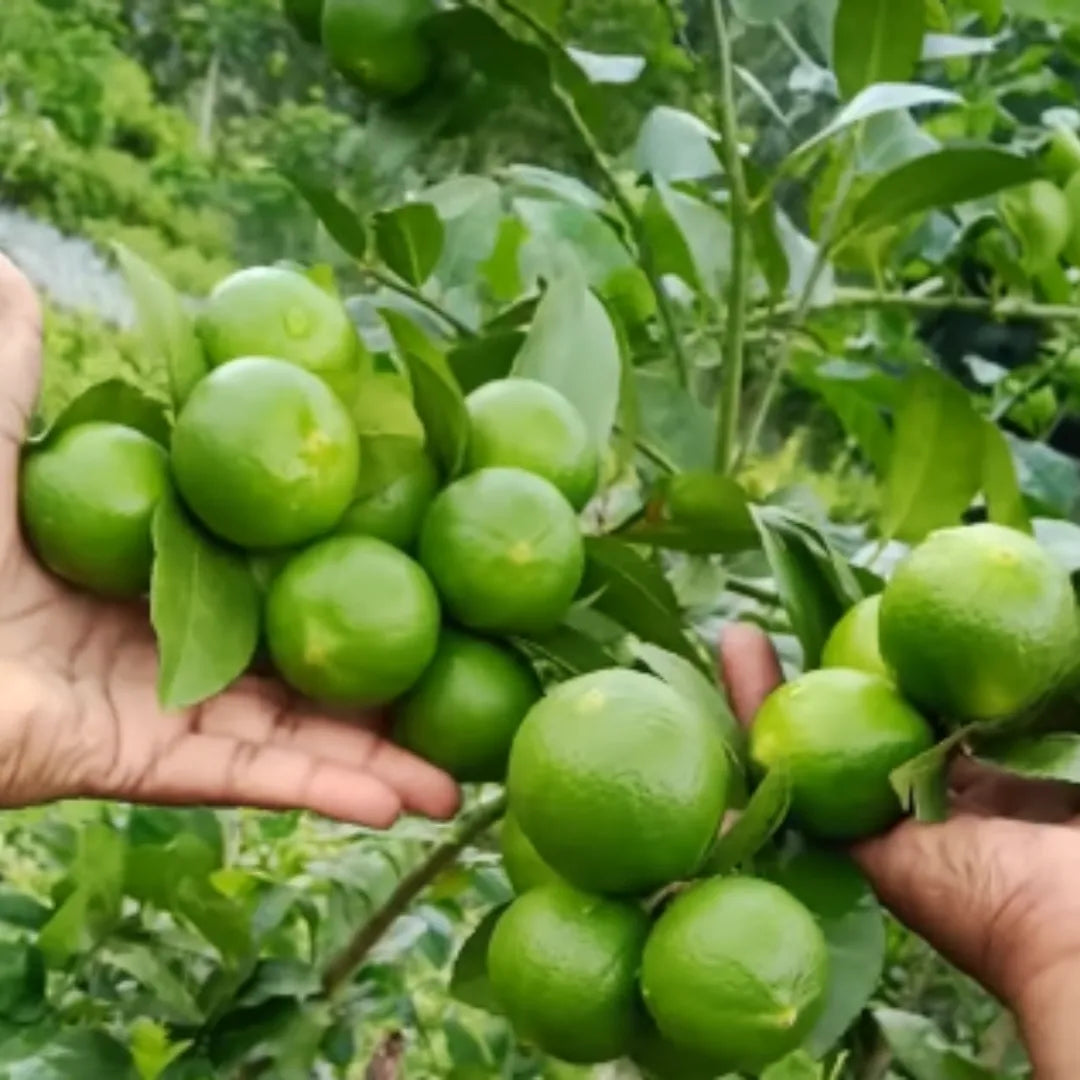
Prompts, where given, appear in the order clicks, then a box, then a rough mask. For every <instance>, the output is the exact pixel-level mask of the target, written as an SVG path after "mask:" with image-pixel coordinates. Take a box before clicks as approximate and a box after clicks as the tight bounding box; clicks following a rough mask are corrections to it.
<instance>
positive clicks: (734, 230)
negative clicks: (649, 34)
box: [712, 0, 753, 473]
mask: <svg viewBox="0 0 1080 1080" xmlns="http://www.w3.org/2000/svg"><path fill="white" fill-rule="evenodd" d="M712 16H713V29H714V31H715V33H716V53H717V61H718V63H719V66H720V101H719V122H720V136H721V152H722V154H723V158H724V171H725V172H726V173H727V180H728V189H729V191H730V192H731V283H730V287H729V290H728V310H727V334H726V336H725V345H724V368H723V372H722V381H721V385H720V398H719V401H718V403H717V417H716V461H715V466H716V470H717V472H721V473H726V472H727V471H728V470H729V469H730V468H731V465H732V458H733V455H734V450H735V444H736V440H737V438H738V427H739V409H740V406H741V405H742V383H743V367H744V364H745V359H746V355H745V354H746V340H745V337H746V315H747V303H748V300H749V283H750V265H749V264H750V259H751V256H752V245H751V242H750V217H751V215H752V213H753V208H752V206H751V203H750V191H749V189H748V187H747V184H746V173H745V171H744V169H743V162H742V155H741V153H740V150H739V124H738V114H737V112H736V104H735V78H734V61H733V59H732V52H731V37H730V35H729V34H728V28H727V21H726V19H725V17H724V9H723V3H722V0H712Z"/></svg>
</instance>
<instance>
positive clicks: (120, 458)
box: [20, 423, 169, 597]
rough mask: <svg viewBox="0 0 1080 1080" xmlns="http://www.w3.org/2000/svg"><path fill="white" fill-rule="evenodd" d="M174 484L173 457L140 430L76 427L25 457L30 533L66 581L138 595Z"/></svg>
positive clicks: (25, 514) (23, 491)
mask: <svg viewBox="0 0 1080 1080" xmlns="http://www.w3.org/2000/svg"><path fill="white" fill-rule="evenodd" d="M168 486H169V459H168V456H167V455H166V453H165V451H164V450H163V449H162V448H161V447H160V446H159V445H158V444H157V443H156V442H154V441H153V440H152V439H149V438H147V437H146V436H145V435H143V434H142V433H141V432H138V431H133V430H132V429H131V428H126V427H121V426H120V425H118V424H104V423H91V424H80V425H78V426H76V427H73V428H69V429H68V430H67V431H64V432H62V433H61V434H60V435H58V436H57V437H56V438H55V439H54V440H52V441H51V442H49V443H48V444H46V446H45V447H43V448H42V449H40V450H34V451H32V452H30V453H29V454H27V456H26V457H25V459H24V461H23V466H22V477H21V483H20V498H21V504H22V518H23V525H24V528H25V529H26V535H27V539H28V540H29V541H30V544H31V546H32V547H33V549H34V551H36V552H37V554H38V557H39V558H40V559H41V561H42V562H43V563H44V564H45V565H46V566H47V567H48V568H49V569H50V570H52V572H53V573H54V574H57V575H59V576H60V577H62V578H64V579H65V580H66V581H70V582H71V583H72V584H74V585H79V586H81V587H83V588H86V589H90V590H92V591H93V592H96V593H100V594H102V595H103V596H116V597H131V596H139V595H140V594H142V593H144V592H146V590H147V588H148V587H149V585H150V567H151V564H152V563H153V558H154V552H153V545H152V543H151V538H150V525H151V522H152V520H153V516H154V511H155V509H156V508H157V505H158V502H159V501H160V500H161V497H162V495H163V494H164V493H165V492H166V490H167V489H168Z"/></svg>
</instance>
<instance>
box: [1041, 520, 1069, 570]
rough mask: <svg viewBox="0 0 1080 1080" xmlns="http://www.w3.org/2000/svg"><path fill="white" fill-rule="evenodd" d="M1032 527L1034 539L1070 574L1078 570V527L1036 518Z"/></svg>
mask: <svg viewBox="0 0 1080 1080" xmlns="http://www.w3.org/2000/svg"><path fill="white" fill-rule="evenodd" d="M1032 525H1033V527H1034V530H1035V539H1036V540H1038V541H1039V544H1040V545H1041V546H1042V547H1043V548H1044V549H1045V550H1046V551H1048V552H1049V553H1050V554H1051V555H1052V556H1053V557H1054V558H1055V559H1057V561H1058V562H1059V563H1061V565H1062V566H1064V567H1065V569H1066V570H1068V572H1069V573H1070V574H1075V573H1076V572H1077V571H1078V570H1080V525H1074V524H1073V522H1071V521H1058V520H1056V519H1055V518H1036V519H1035V521H1033V522H1032Z"/></svg>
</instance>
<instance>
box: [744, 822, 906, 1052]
mask: <svg viewBox="0 0 1080 1080" xmlns="http://www.w3.org/2000/svg"><path fill="white" fill-rule="evenodd" d="M763 872H764V873H765V876H767V877H769V878H771V879H772V880H773V881H775V882H776V883H777V884H778V885H781V886H783V888H785V889H787V890H788V892H790V893H791V894H792V895H793V896H794V897H795V898H796V899H797V900H801V901H802V903H804V904H805V905H806V906H807V907H808V908H809V909H810V911H811V912H812V913H813V915H814V917H815V918H816V919H817V921H818V922H819V924H820V925H821V929H822V931H823V932H824V934H825V944H826V945H827V946H828V950H829V985H828V989H827V991H826V996H825V1007H824V1010H823V1011H822V1014H821V1016H820V1017H819V1018H818V1022H817V1024H815V1026H814V1029H813V1031H811V1032H810V1035H809V1036H808V1037H807V1039H806V1041H805V1042H804V1043H803V1047H804V1049H806V1050H807V1051H809V1052H810V1053H811V1054H812V1055H813V1056H814V1057H820V1056H821V1055H823V1054H824V1053H826V1052H827V1051H828V1050H830V1049H831V1048H832V1047H833V1046H834V1045H835V1044H836V1043H837V1041H838V1040H839V1039H840V1038H841V1036H842V1035H843V1034H844V1033H845V1032H846V1031H847V1030H848V1028H850V1027H851V1025H852V1024H853V1023H854V1021H855V1020H856V1018H857V1017H858V1016H859V1014H860V1013H861V1012H862V1011H863V1009H864V1008H865V1007H866V1005H867V1003H868V1002H869V1000H870V998H871V996H872V995H873V993H874V991H875V989H876V988H877V984H878V982H879V980H880V978H881V973H882V969H883V967H884V964H885V919H884V917H883V915H882V911H881V906H880V905H879V904H878V902H877V899H876V898H875V896H874V893H873V890H872V889H871V888H870V886H869V885H868V884H867V882H866V879H865V878H864V877H863V875H862V874H861V873H860V872H859V870H858V868H857V867H856V866H855V864H854V863H853V862H852V861H851V859H850V858H848V856H846V855H843V854H840V853H837V852H832V851H826V850H824V849H819V848H808V847H805V846H802V845H800V844H798V843H791V844H789V845H787V846H786V847H785V849H784V850H783V852H782V853H781V854H780V856H779V858H778V859H777V861H776V863H775V864H773V865H771V866H767V867H765V868H763Z"/></svg>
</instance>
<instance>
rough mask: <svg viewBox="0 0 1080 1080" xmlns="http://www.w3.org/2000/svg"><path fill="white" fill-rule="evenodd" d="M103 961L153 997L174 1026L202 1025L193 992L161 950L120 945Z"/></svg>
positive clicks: (144, 946)
mask: <svg viewBox="0 0 1080 1080" xmlns="http://www.w3.org/2000/svg"><path fill="white" fill-rule="evenodd" d="M101 960H102V962H103V963H104V964H106V965H108V966H109V967H112V968H115V969H116V970H118V971H122V972H125V973H126V974H128V975H130V976H131V977H132V978H133V979H134V980H135V981H136V982H137V983H139V984H140V985H141V986H142V987H143V988H144V989H145V990H146V991H147V993H148V994H150V995H152V996H153V999H154V1004H155V1006H157V1007H160V1008H161V1009H162V1010H163V1013H164V1014H165V1015H167V1016H168V1018H169V1019H170V1020H171V1021H172V1022H174V1023H178V1024H190V1025H195V1026H197V1025H199V1024H201V1023H202V1021H203V1012H202V1009H200V1008H199V1006H198V1004H197V1002H196V1001H195V998H194V996H193V995H192V993H191V991H190V990H188V988H187V987H186V986H185V985H184V983H183V982H182V981H181V979H180V978H178V977H177V976H176V975H175V974H174V973H173V971H172V970H171V969H170V967H169V965H168V964H167V963H166V962H165V959H164V957H163V955H162V953H161V951H160V950H159V949H157V948H154V947H152V946H150V945H142V944H139V943H137V942H117V943H115V944H112V945H110V946H109V947H108V948H107V949H106V950H105V951H104V952H103V954H102V955H101Z"/></svg>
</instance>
